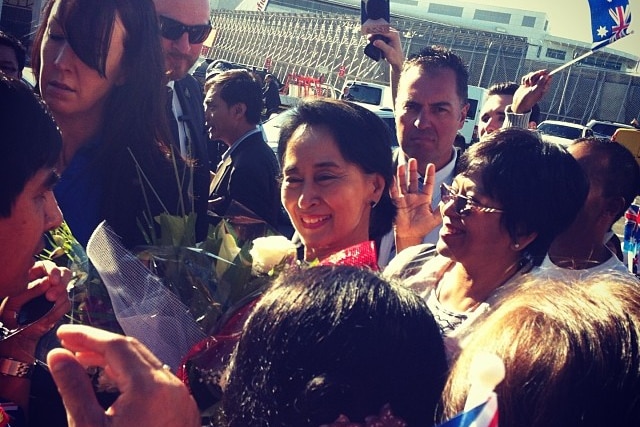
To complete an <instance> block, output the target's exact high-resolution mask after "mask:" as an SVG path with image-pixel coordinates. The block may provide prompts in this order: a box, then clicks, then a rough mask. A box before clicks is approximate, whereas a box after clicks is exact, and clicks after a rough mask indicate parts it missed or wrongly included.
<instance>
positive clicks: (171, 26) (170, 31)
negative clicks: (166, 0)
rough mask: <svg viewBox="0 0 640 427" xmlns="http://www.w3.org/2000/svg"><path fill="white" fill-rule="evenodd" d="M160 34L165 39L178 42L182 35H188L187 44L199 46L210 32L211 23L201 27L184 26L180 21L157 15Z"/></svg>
mask: <svg viewBox="0 0 640 427" xmlns="http://www.w3.org/2000/svg"><path fill="white" fill-rule="evenodd" d="M158 20H159V21H160V34H161V35H162V37H164V38H165V39H169V40H178V39H179V38H180V37H182V35H183V34H184V33H187V34H189V43H191V44H199V43H202V42H203V41H205V40H206V39H207V37H208V36H209V33H210V32H211V23H207V24H203V25H184V24H183V23H182V22H180V21H176V20H175V19H171V18H167V17H166V16H162V15H159V16H158Z"/></svg>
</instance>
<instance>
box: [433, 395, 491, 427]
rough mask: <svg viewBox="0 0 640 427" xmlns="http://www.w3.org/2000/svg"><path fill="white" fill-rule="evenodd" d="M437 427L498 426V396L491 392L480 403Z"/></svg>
mask: <svg viewBox="0 0 640 427" xmlns="http://www.w3.org/2000/svg"><path fill="white" fill-rule="evenodd" d="M437 427H498V398H497V396H496V394H495V393H491V395H490V396H489V399H487V401H486V402H484V403H483V404H482V405H478V406H476V407H475V408H473V409H470V410H468V411H464V412H461V413H459V414H458V415H456V416H455V417H453V418H451V419H450V420H448V421H446V422H445V423H443V424H440V425H438V426H437Z"/></svg>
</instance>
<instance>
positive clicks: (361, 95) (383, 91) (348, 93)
mask: <svg viewBox="0 0 640 427" xmlns="http://www.w3.org/2000/svg"><path fill="white" fill-rule="evenodd" d="M341 98H342V99H344V100H346V101H352V102H358V103H360V104H365V105H366V106H370V107H371V106H373V107H378V108H390V109H392V110H393V97H392V96H391V87H390V86H385V85H381V84H378V83H365V82H359V81H355V80H347V82H346V83H345V85H344V88H343V89H342V95H341Z"/></svg>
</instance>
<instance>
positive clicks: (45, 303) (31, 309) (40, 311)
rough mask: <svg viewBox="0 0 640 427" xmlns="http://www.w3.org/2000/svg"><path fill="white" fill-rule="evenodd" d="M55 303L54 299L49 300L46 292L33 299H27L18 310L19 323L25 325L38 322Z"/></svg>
mask: <svg viewBox="0 0 640 427" xmlns="http://www.w3.org/2000/svg"><path fill="white" fill-rule="evenodd" d="M54 305H55V303H54V302H53V301H49V300H48V299H47V298H46V297H45V296H44V294H42V295H40V296H39V297H36V298H34V299H32V300H31V301H27V302H26V303H25V304H24V305H23V306H22V307H21V308H20V311H19V312H18V318H17V322H18V325H20V326H24V325H30V324H31V323H34V322H37V321H38V320H39V319H40V318H42V316H44V315H45V314H47V313H48V312H49V310H51V309H52V308H53V306H54Z"/></svg>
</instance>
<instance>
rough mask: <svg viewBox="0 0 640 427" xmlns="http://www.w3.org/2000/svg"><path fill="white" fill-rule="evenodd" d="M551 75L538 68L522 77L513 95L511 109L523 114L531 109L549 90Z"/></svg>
mask: <svg viewBox="0 0 640 427" xmlns="http://www.w3.org/2000/svg"><path fill="white" fill-rule="evenodd" d="M552 80H553V76H550V75H549V71H547V70H538V71H534V72H532V73H529V74H527V75H525V76H524V77H522V79H521V81H520V87H519V88H518V90H516V93H515V94H514V95H513V101H512V103H511V111H513V112H514V113H516V114H523V113H526V112H528V111H531V108H533V106H534V105H535V104H537V103H538V102H540V100H541V99H542V97H543V96H544V95H545V94H546V93H547V92H548V91H549V88H550V87H551V81H552Z"/></svg>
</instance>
